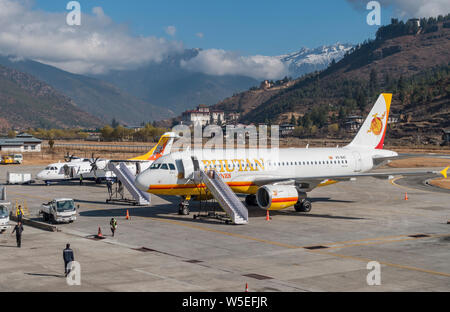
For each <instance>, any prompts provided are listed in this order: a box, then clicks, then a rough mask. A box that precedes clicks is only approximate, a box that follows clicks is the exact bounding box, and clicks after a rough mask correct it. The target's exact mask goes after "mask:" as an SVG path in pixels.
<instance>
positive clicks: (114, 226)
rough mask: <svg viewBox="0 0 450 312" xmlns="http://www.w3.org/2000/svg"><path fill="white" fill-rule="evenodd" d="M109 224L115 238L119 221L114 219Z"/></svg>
mask: <svg viewBox="0 0 450 312" xmlns="http://www.w3.org/2000/svg"><path fill="white" fill-rule="evenodd" d="M109 224H110V225H111V233H112V237H114V234H115V233H116V230H117V220H116V218H112V219H111V221H110V222H109Z"/></svg>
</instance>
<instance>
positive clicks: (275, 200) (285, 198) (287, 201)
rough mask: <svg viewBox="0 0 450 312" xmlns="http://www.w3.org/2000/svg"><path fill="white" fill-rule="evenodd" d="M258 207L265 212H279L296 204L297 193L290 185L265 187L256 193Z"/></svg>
mask: <svg viewBox="0 0 450 312" xmlns="http://www.w3.org/2000/svg"><path fill="white" fill-rule="evenodd" d="M256 200H257V202H258V206H259V207H261V208H263V209H266V210H281V209H284V208H288V207H291V206H294V205H295V204H296V203H297V202H298V192H297V189H296V188H295V186H292V185H265V186H262V187H260V188H259V189H258V192H257V193H256Z"/></svg>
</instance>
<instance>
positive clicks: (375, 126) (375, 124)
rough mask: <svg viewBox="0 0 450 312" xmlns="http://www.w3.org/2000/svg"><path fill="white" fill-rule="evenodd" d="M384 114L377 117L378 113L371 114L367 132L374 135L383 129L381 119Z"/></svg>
mask: <svg viewBox="0 0 450 312" xmlns="http://www.w3.org/2000/svg"><path fill="white" fill-rule="evenodd" d="M385 116H386V112H385V113H384V114H383V116H381V117H378V113H376V114H375V115H373V119H372V122H371V124H370V130H369V131H367V133H371V132H372V133H373V134H375V135H380V134H381V131H383V121H382V120H383V119H384V117H385Z"/></svg>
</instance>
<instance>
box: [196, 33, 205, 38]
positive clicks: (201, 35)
mask: <svg viewBox="0 0 450 312" xmlns="http://www.w3.org/2000/svg"><path fill="white" fill-rule="evenodd" d="M195 35H196V36H197V37H199V38H200V39H202V38H203V37H205V34H204V33H201V32H198V33H196V34H195Z"/></svg>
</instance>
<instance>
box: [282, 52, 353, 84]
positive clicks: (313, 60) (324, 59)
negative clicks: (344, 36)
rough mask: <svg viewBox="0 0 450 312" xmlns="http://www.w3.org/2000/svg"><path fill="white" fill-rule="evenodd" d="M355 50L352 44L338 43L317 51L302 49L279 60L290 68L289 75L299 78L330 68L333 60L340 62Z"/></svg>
mask: <svg viewBox="0 0 450 312" xmlns="http://www.w3.org/2000/svg"><path fill="white" fill-rule="evenodd" d="M352 48H353V45H351V44H341V43H336V44H334V45H330V46H322V47H318V48H316V49H309V48H302V49H301V50H300V51H299V52H294V53H291V54H285V55H280V56H278V58H279V59H280V60H281V61H282V62H283V63H284V64H286V66H288V69H289V74H290V75H291V76H292V77H293V78H298V77H300V76H302V75H304V74H307V73H311V72H314V71H316V70H322V69H325V68H327V67H328V65H329V64H330V63H331V62H332V61H333V59H334V60H335V61H336V62H338V61H339V60H341V59H342V58H343V57H344V55H345V53H346V52H347V51H349V50H351V49H352Z"/></svg>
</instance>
